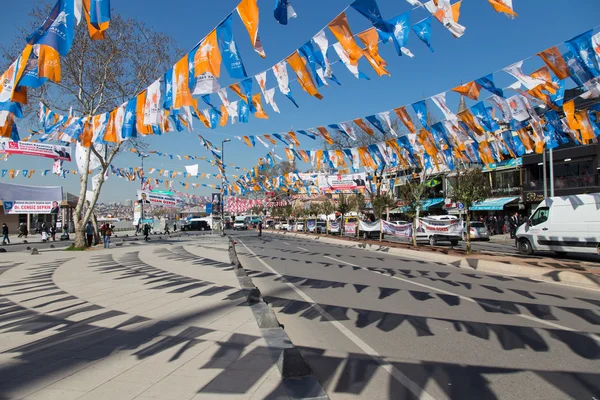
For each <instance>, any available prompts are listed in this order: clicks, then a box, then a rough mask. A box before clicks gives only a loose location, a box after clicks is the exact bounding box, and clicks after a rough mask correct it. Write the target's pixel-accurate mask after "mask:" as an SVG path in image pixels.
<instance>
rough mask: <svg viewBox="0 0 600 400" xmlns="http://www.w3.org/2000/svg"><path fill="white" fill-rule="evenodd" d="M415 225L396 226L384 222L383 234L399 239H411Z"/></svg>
mask: <svg viewBox="0 0 600 400" xmlns="http://www.w3.org/2000/svg"><path fill="white" fill-rule="evenodd" d="M412 226H413V224H402V225H396V224H392V223H391V222H387V221H383V233H385V234H386V235H392V236H398V237H411V236H412Z"/></svg>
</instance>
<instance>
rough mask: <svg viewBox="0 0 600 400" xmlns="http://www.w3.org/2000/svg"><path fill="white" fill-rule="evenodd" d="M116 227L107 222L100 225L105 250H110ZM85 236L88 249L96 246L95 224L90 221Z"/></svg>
mask: <svg viewBox="0 0 600 400" xmlns="http://www.w3.org/2000/svg"><path fill="white" fill-rule="evenodd" d="M114 228H115V227H114V226H113V225H111V224H109V223H107V222H105V223H103V224H102V225H100V234H101V235H102V243H104V248H105V249H108V248H110V238H111V236H112V235H113V232H114ZM85 234H86V237H87V247H92V245H93V244H94V224H93V223H92V221H88V223H87V226H86V228H85Z"/></svg>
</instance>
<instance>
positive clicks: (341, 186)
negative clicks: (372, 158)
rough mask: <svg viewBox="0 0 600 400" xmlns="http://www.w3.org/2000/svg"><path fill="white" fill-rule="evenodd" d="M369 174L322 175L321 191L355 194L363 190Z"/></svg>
mask: <svg viewBox="0 0 600 400" xmlns="http://www.w3.org/2000/svg"><path fill="white" fill-rule="evenodd" d="M366 179H367V174H366V173H365V172H361V173H358V174H348V175H320V177H319V189H320V190H321V191H325V192H353V191H355V190H363V189H364V188H365V186H366Z"/></svg>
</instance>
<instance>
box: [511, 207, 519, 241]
mask: <svg viewBox="0 0 600 400" xmlns="http://www.w3.org/2000/svg"><path fill="white" fill-rule="evenodd" d="M518 227H519V213H518V212H516V213H515V215H513V216H512V217H511V219H510V238H511V239H514V238H515V236H516V234H517V228H518Z"/></svg>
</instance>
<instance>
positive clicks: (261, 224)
mask: <svg viewBox="0 0 600 400" xmlns="http://www.w3.org/2000/svg"><path fill="white" fill-rule="evenodd" d="M262 229H263V223H262V220H260V221H258V237H261V236H262Z"/></svg>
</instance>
